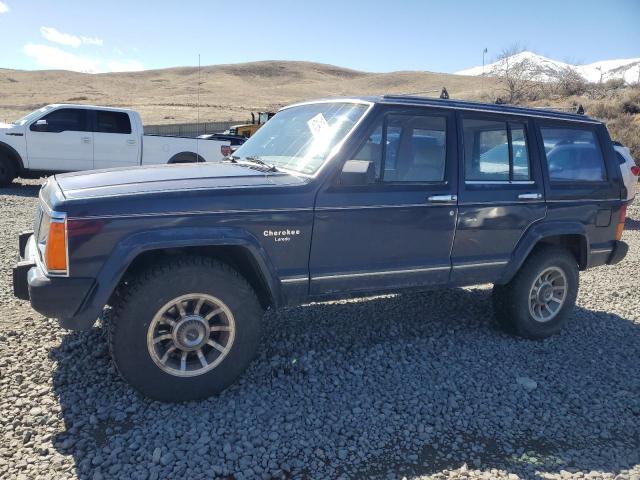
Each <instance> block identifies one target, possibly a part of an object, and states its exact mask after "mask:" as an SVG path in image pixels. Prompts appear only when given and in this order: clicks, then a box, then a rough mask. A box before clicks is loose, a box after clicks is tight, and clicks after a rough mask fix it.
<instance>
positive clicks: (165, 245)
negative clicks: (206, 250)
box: [60, 227, 282, 330]
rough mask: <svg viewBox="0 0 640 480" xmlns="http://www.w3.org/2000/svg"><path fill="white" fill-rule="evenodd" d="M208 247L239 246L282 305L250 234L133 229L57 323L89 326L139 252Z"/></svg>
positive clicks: (277, 284)
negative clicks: (71, 310)
mask: <svg viewBox="0 0 640 480" xmlns="http://www.w3.org/2000/svg"><path fill="white" fill-rule="evenodd" d="M211 246H240V247H243V248H244V249H245V250H246V251H247V253H248V254H249V255H251V259H252V260H253V261H254V262H255V265H256V267H257V269H258V271H259V273H260V274H261V275H262V278H263V280H264V284H265V287H266V289H267V294H268V295H269V297H270V298H271V301H272V303H273V305H275V306H278V305H280V304H282V292H281V287H280V281H279V277H278V274H277V271H276V269H275V267H274V265H273V263H272V262H271V260H270V259H269V257H268V255H267V252H266V251H265V250H264V248H263V247H262V245H260V243H259V242H258V239H256V238H255V236H253V235H252V234H251V233H249V232H247V231H246V230H244V229H240V228H234V227H203V228H192V227H189V228H180V227H176V228H172V229H163V230H162V231H154V230H149V231H141V232H136V233H133V234H131V235H129V236H128V237H125V238H124V239H122V240H121V241H120V242H119V243H118V244H117V245H116V246H115V248H114V249H113V250H112V251H111V254H110V256H109V258H107V259H106V261H105V263H104V264H103V266H102V269H101V270H100V272H99V273H98V275H97V277H96V279H95V280H96V281H95V288H94V289H93V290H92V291H91V292H90V293H89V295H88V296H87V298H85V300H84V301H83V303H82V305H81V306H80V308H79V309H78V312H76V314H75V315H74V316H73V317H71V318H67V319H60V321H61V325H62V326H63V327H65V328H70V329H74V330H87V329H89V328H91V327H92V326H93V324H94V323H95V321H96V319H97V318H98V316H99V315H100V312H101V311H102V309H103V308H104V306H105V305H106V304H107V302H108V301H109V298H110V297H111V295H112V293H113V292H114V291H115V289H116V287H117V286H118V285H119V284H120V282H121V280H122V278H123V276H124V275H125V273H126V271H127V269H128V268H129V266H130V265H131V264H132V263H133V261H134V260H135V259H136V258H137V257H138V256H139V255H140V254H142V253H144V252H148V251H152V250H165V249H170V248H187V247H211Z"/></svg>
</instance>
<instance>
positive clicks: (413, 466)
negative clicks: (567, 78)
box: [0, 181, 640, 479]
mask: <svg viewBox="0 0 640 480" xmlns="http://www.w3.org/2000/svg"><path fill="white" fill-rule="evenodd" d="M27 183H32V184H37V182H35V181H34V182H24V183H23V184H22V185H16V186H14V187H12V188H10V189H2V190H0V265H1V266H0V269H1V271H0V392H1V394H0V478H29V479H30V478H87V479H101V478H102V479H107V478H133V479H156V478H184V477H187V476H188V477H189V478H193V479H197V478H212V477H216V476H218V477H224V478H236V479H253V478H265V479H267V478H322V479H326V478H337V477H342V478H371V477H374V478H401V477H403V476H406V477H407V478H412V477H424V478H427V477H434V478H509V479H514V478H634V479H640V309H639V307H640V292H639V291H638V286H637V278H638V276H637V273H638V269H639V262H640V253H639V252H640V231H638V229H639V228H640V209H638V208H632V209H630V217H631V220H630V221H629V222H628V228H629V229H628V230H627V232H626V233H625V239H626V241H627V242H629V243H630V246H631V254H630V256H629V257H628V258H627V259H626V260H625V262H624V263H623V264H621V265H618V266H615V267H603V268H599V269H595V270H592V271H589V272H586V273H584V274H582V276H581V282H582V285H581V293H580V296H579V299H578V307H577V309H576V311H575V314H574V315H573V316H572V319H571V321H570V323H569V325H568V328H567V329H566V330H565V331H564V332H563V333H562V334H561V335H558V336H556V337H553V338H551V339H548V340H546V341H543V342H532V341H525V340H519V339H516V338H512V337H509V336H507V335H505V334H503V333H501V332H500V331H499V330H498V329H497V328H496V327H495V326H494V324H493V322H492V312H491V302H490V290H489V289H488V288H486V287H484V288H474V289H455V290H448V291H437V292H431V293H425V294H415V295H406V296H389V297H377V298H372V299H366V300H360V301H348V302H335V303H326V304H317V305H310V306H305V307H300V308H296V309H291V310H288V311H286V312H281V313H278V314H273V313H271V314H269V315H268V316H267V318H266V325H267V328H266V336H265V338H264V342H263V345H262V348H261V349H260V354H259V359H258V360H257V361H256V362H254V364H253V365H252V366H251V367H250V369H249V371H248V372H247V373H246V374H245V375H244V377H242V379H241V381H240V382H239V383H238V384H236V385H235V386H233V387H232V388H230V389H229V390H227V391H226V392H224V393H223V394H222V395H220V396H219V397H217V398H211V399H209V400H206V401H203V402H197V403H195V402H194V403H188V404H181V405H166V404H161V403H158V402H153V401H149V400H147V399H145V398H142V397H141V396H139V395H138V394H137V393H135V392H134V391H133V390H132V389H131V388H129V387H128V386H127V385H126V384H125V383H124V382H123V381H122V380H120V379H119V378H118V376H117V374H116V373H115V371H114V368H113V366H112V365H111V362H110V359H109V356H108V352H107V347H106V344H105V340H104V337H103V335H102V331H101V329H100V328H99V327H96V328H94V329H93V330H92V331H90V332H86V333H73V332H67V331H64V330H62V329H61V328H60V327H59V326H58V325H57V323H56V322H55V321H54V320H51V319H46V318H43V317H42V316H40V315H39V314H37V313H35V312H33V311H32V310H31V309H30V308H29V306H28V304H26V303H25V302H21V301H18V300H15V299H14V298H13V297H12V294H11V288H10V287H11V278H10V266H11V264H12V263H13V261H14V258H15V254H16V245H15V244H16V234H17V233H18V232H19V231H20V230H22V229H26V228H29V227H30V224H31V215H32V211H33V206H34V204H35V196H36V194H37V186H36V185H28V184H27Z"/></svg>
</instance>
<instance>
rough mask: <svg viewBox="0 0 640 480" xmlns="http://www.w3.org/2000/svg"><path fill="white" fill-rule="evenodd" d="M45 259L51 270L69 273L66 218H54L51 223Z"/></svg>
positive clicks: (58, 272) (57, 272)
mask: <svg viewBox="0 0 640 480" xmlns="http://www.w3.org/2000/svg"><path fill="white" fill-rule="evenodd" d="M44 261H45V264H46V266H47V270H48V271H49V272H51V273H55V274H66V273H67V267H68V265H67V226H66V222H65V221H64V220H62V221H60V220H58V219H55V218H52V219H51V223H49V235H47V243H46V246H45V250H44Z"/></svg>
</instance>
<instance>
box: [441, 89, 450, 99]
mask: <svg viewBox="0 0 640 480" xmlns="http://www.w3.org/2000/svg"><path fill="white" fill-rule="evenodd" d="M440 98H441V99H442V100H449V92H447V87H442V92H440Z"/></svg>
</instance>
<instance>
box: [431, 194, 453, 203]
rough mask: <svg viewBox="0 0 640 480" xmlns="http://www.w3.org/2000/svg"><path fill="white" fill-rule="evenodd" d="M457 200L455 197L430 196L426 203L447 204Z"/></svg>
mask: <svg viewBox="0 0 640 480" xmlns="http://www.w3.org/2000/svg"><path fill="white" fill-rule="evenodd" d="M457 200H458V196H457V195H431V196H430V197H427V201H428V202H433V203H449V202H455V201H457Z"/></svg>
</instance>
